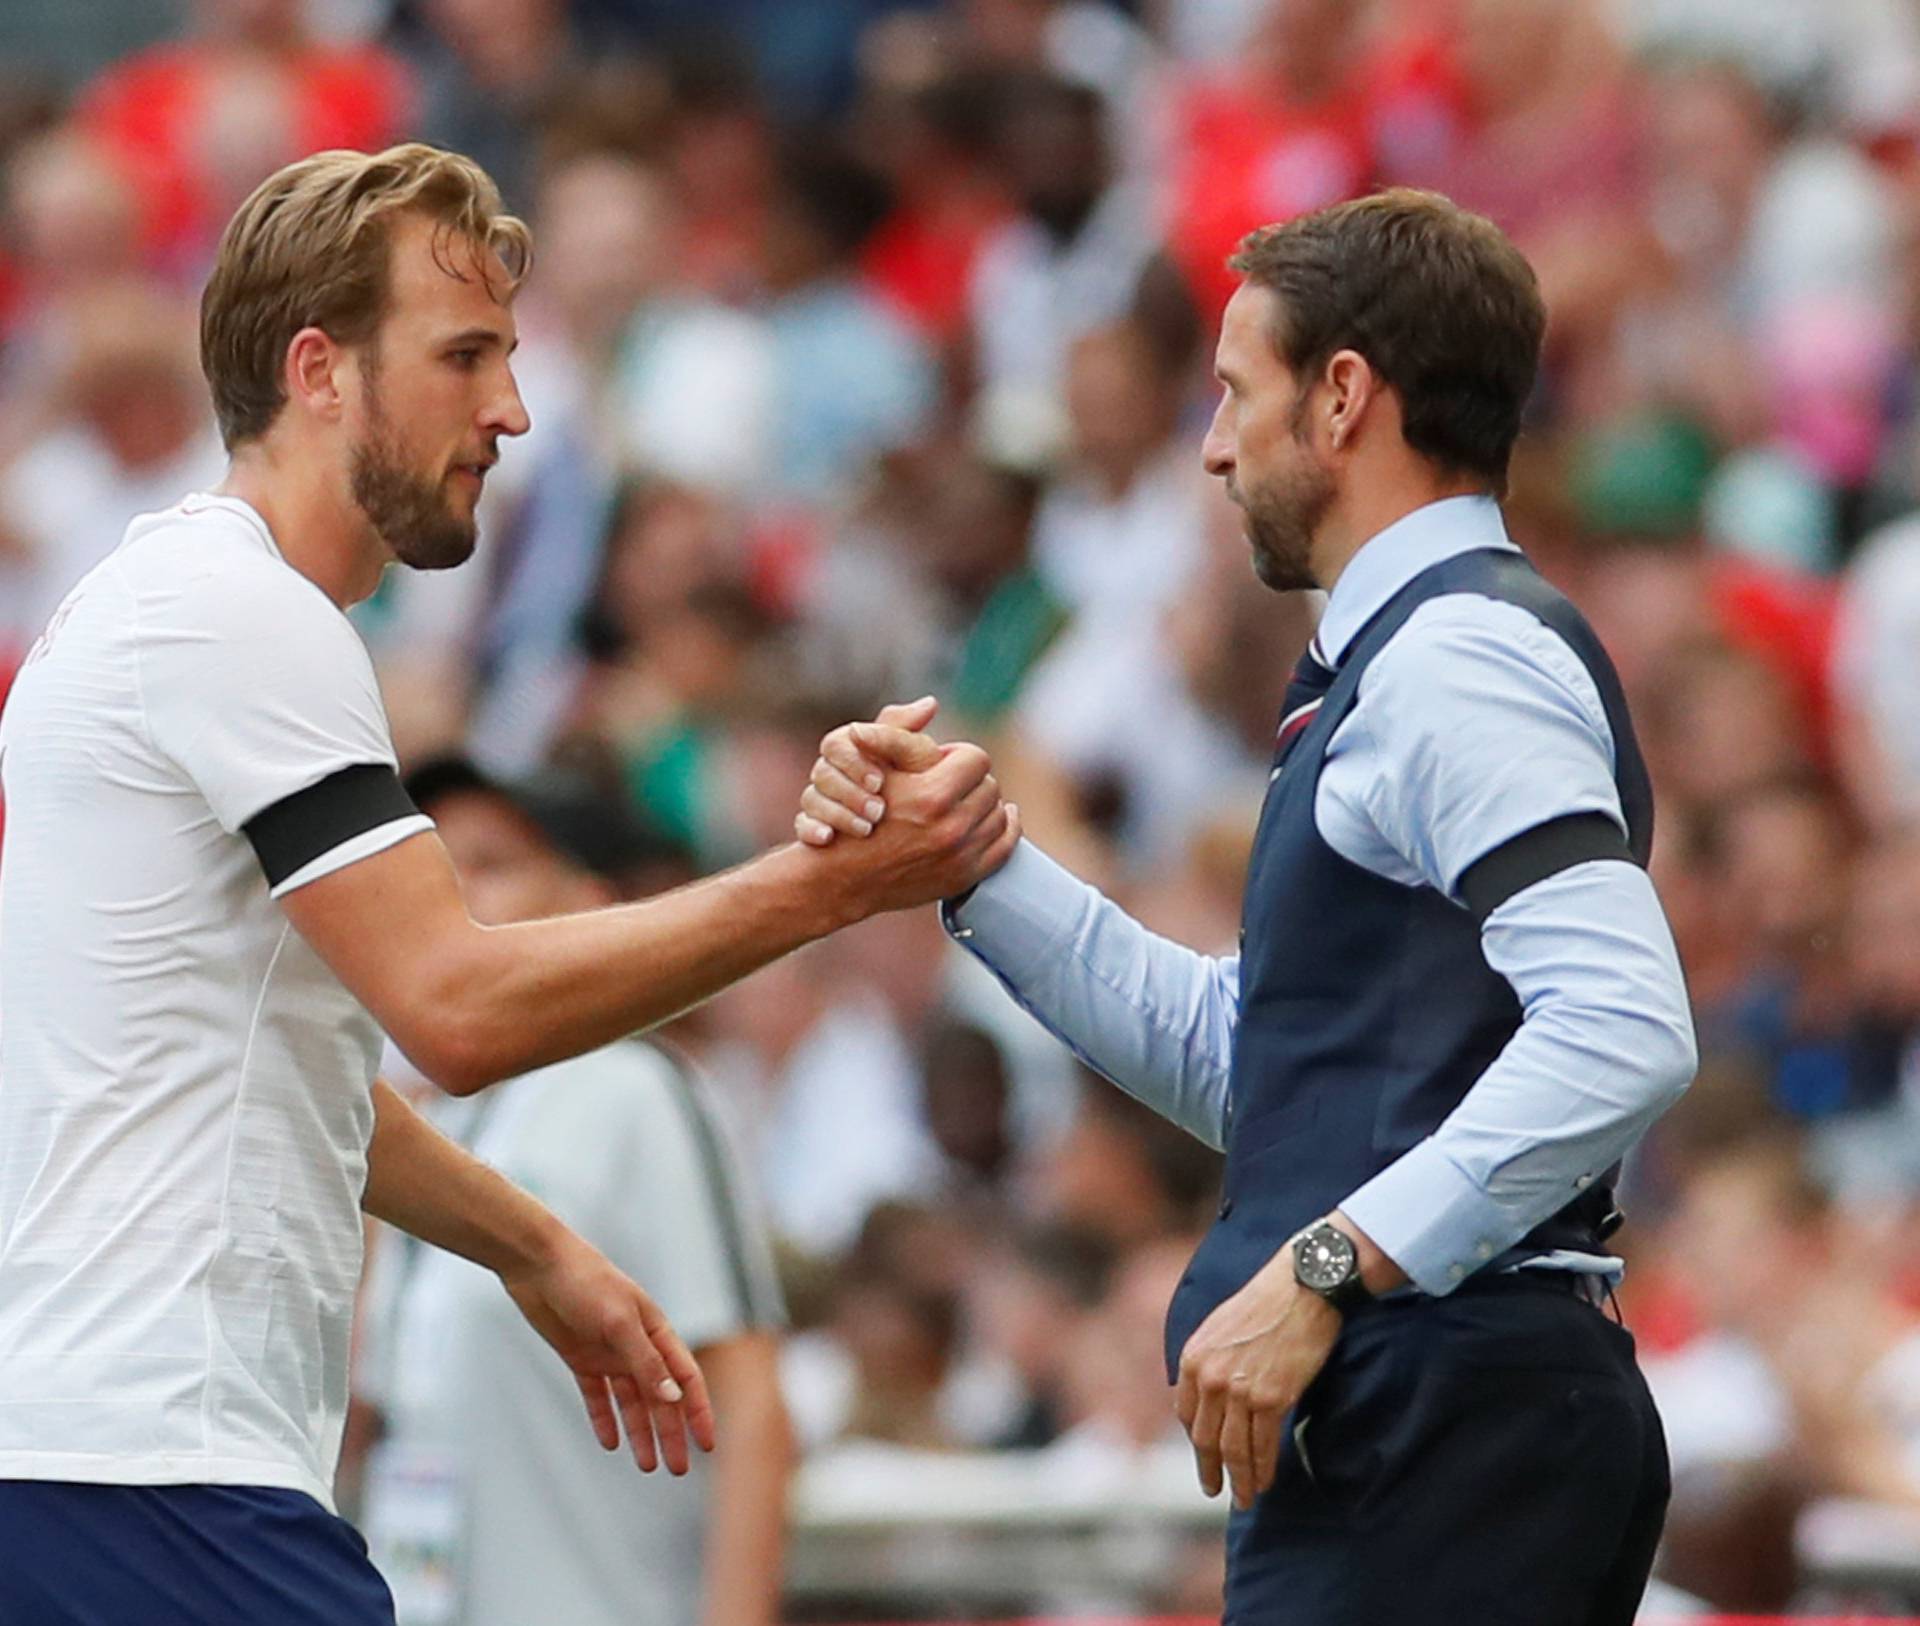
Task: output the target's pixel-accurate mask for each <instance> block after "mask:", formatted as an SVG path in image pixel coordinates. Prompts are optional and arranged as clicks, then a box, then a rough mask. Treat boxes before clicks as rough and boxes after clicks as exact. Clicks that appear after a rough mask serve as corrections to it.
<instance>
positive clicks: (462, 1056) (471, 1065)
mask: <svg viewBox="0 0 1920 1626" xmlns="http://www.w3.org/2000/svg"><path fill="white" fill-rule="evenodd" d="M393 1041H394V1043H395V1044H397V1045H399V1047H400V1049H401V1050H402V1051H403V1052H404V1053H405V1054H406V1058H407V1060H408V1061H410V1062H412V1063H413V1065H414V1066H415V1067H417V1068H419V1069H420V1072H421V1074H422V1075H423V1076H424V1077H425V1078H426V1079H427V1080H428V1082H429V1083H431V1084H432V1085H433V1086H434V1088H436V1089H438V1090H439V1091H441V1092H442V1093H443V1094H445V1095H453V1096H467V1095H477V1094H478V1093H479V1092H480V1091H481V1090H484V1089H485V1088H486V1087H487V1086H488V1085H489V1084H497V1083H499V1082H500V1080H501V1079H503V1078H509V1077H511V1076H512V1073H513V1069H512V1068H511V1067H509V1066H505V1065H502V1058H501V1055H500V1048H501V1047H500V1046H498V1045H496V1044H493V1043H491V1042H490V1041H489V1040H488V1038H487V1036H486V1034H485V1032H484V1024H483V1023H482V1022H479V1021H475V1020H470V1019H468V1018H467V1017H466V1016H465V1015H464V1014H463V1013H461V1012H459V1011H458V1010H457V1009H453V1008H450V1007H445V1006H443V1007H441V1008H440V1009H439V1010H437V1011H434V1012H423V1013H421V1015H420V1016H419V1017H418V1018H417V1019H416V1020H414V1021H413V1022H411V1023H409V1024H408V1031H407V1032H405V1033H404V1034H402V1033H395V1034H394V1035H393Z"/></svg>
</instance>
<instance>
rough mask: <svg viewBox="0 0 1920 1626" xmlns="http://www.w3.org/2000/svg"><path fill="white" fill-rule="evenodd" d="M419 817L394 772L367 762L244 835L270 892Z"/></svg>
mask: <svg viewBox="0 0 1920 1626" xmlns="http://www.w3.org/2000/svg"><path fill="white" fill-rule="evenodd" d="M419 811H420V809H419V808H417V807H415V806H414V805H413V798H412V797H411V796H409V795H408V794H407V793H406V791H405V790H404V789H402V788H401V785H400V776H399V775H398V774H397V773H395V772H394V771H393V769H391V768H389V767H388V766H387V765H386V764H385V763H384V762H362V763H356V764H355V765H354V766H353V767H351V768H341V769H340V770H339V771H338V772H335V773H330V774H328V775H327V777H326V778H325V779H322V780H320V781H318V782H317V783H315V784H312V785H309V786H307V788H306V789H305V790H297V791H295V792H294V793H293V794H292V795H291V796H286V797H282V798H281V800H279V801H277V802H275V803H274V804H273V805H272V806H271V807H268V808H263V809H262V810H261V811H260V812H258V813H256V814H254V816H253V817H252V818H250V819H249V820H247V822H246V824H245V825H244V826H243V829H244V830H245V833H246V837H247V840H249V841H250V842H252V843H253V850H254V854H255V855H256V856H257V857H258V858H259V860H260V867H261V868H262V869H263V870H265V871H266V874H267V885H268V887H270V888H271V887H276V886H278V885H279V884H280V883H281V882H282V881H284V880H286V879H287V878H288V877H289V876H292V875H297V874H298V873H299V872H300V871H301V870H303V869H305V868H306V867H307V865H309V864H311V863H312V862H313V861H314V860H315V859H316V858H319V857H321V856H323V855H324V854H326V853H330V852H332V851H333V849H334V848H335V847H338V846H340V845H341V844H342V843H343V842H347V841H351V840H353V838H354V837H355V836H361V835H365V834H366V833H367V832H368V831H369V830H377V829H379V828H380V826H381V825H383V824H392V823H393V822H394V821H395V820H396V819H407V818H413V817H415V816H416V815H418V813H419Z"/></svg>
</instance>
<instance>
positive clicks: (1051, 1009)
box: [947, 842, 1239, 1148]
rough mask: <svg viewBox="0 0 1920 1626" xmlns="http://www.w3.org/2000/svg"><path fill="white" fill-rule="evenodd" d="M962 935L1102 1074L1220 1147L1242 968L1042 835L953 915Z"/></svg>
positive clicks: (1025, 845)
mask: <svg viewBox="0 0 1920 1626" xmlns="http://www.w3.org/2000/svg"><path fill="white" fill-rule="evenodd" d="M947 919H948V925H949V928H950V929H951V930H952V931H953V933H954V936H955V937H956V938H957V939H958V940H959V941H960V942H961V943H962V945H963V946H964V947H966V948H967V950H968V951H969V952H971V953H972V954H973V955H974V956H975V957H976V958H977V959H979V960H980V961H981V962H982V963H983V964H984V965H985V966H986V967H987V968H988V969H989V970H990V971H992V972H993V974H994V975H995V976H996V977H998V978H999V979H1000V982H1001V984H1002V985H1003V986H1004V987H1005V988H1006V989H1007V991H1008V992H1009V993H1010V994H1012V996H1013V997H1014V999H1015V1000H1016V1001H1017V1002H1018V1003H1019V1004H1020V1005H1021V1006H1022V1007H1023V1008H1024V1009H1026V1010H1027V1011H1029V1012H1030V1013H1032V1015H1033V1016H1034V1017H1035V1018H1036V1019H1037V1020H1038V1021H1039V1022H1040V1023H1041V1024H1042V1025H1043V1026H1044V1027H1046V1028H1047V1029H1048V1031H1049V1032H1051V1033H1052V1034H1053V1035H1054V1036H1055V1037H1056V1038H1058V1039H1059V1040H1060V1041H1061V1042H1062V1043H1063V1044H1065V1045H1066V1046H1067V1047H1068V1048H1069V1049H1070V1050H1072V1051H1073V1052H1074V1053H1075V1054H1076V1055H1077V1056H1079V1057H1080V1058H1081V1060H1083V1061H1084V1062H1086V1063H1087V1065H1088V1066H1090V1067H1092V1068H1094V1069H1095V1071H1097V1072H1099V1073H1102V1074H1104V1075H1105V1076H1106V1077H1107V1078H1110V1079H1112V1080H1113V1082H1114V1083H1116V1084H1118V1085H1119V1086H1120V1087H1121V1088H1122V1089H1123V1090H1125V1091H1126V1092H1127V1093H1128V1094H1129V1095H1132V1096H1135V1097H1137V1098H1138V1099H1139V1100H1140V1101H1142V1102H1144V1103H1145V1104H1146V1105H1148V1106H1150V1107H1152V1108H1153V1109H1154V1111H1156V1112H1158V1113H1160V1114H1161V1116H1163V1117H1165V1118H1169V1119H1171V1120H1172V1121H1173V1122H1174V1123H1177V1124H1179V1125H1180V1126H1181V1127H1182V1128H1183V1129H1185V1130H1187V1131H1188V1132H1189V1133H1190V1134H1192V1135H1195V1136H1197V1137H1198V1138H1199V1139H1200V1140H1203V1141H1205V1142H1206V1143H1207V1144H1208V1145H1209V1146H1213V1147H1215V1148H1218V1147H1220V1146H1222V1145H1223V1144H1224V1142H1225V1138H1226V1126H1225V1114H1226V1102H1227V1078H1228V1074H1229V1071H1230V1069H1231V1066H1232V1058H1233V1033H1234V1027H1235V1025H1236V1023H1237V1022H1238V1019H1239V964H1238V961H1236V960H1217V959H1214V958H1212V957H1210V956H1208V955H1204V954H1200V953H1197V952H1195V951H1194V950H1192V949H1189V948H1186V947H1183V946H1182V945H1180V944H1178V943H1175V942H1172V941H1170V940H1169V939H1167V938H1164V937H1160V936H1157V935H1156V934H1154V933H1153V932H1150V931H1148V930H1147V929H1146V928H1145V927H1144V926H1142V925H1141V924H1140V923H1139V922H1138V921H1137V920H1134V919H1133V918H1132V917H1131V916H1130V915H1128V914H1127V913H1126V911H1125V910H1123V909H1121V908H1120V907H1118V905H1116V904H1114V903H1112V902H1111V901H1109V900H1108V899H1107V898H1105V897H1103V896H1102V895H1101V894H1100V893H1099V892H1098V891H1096V890H1095V889H1094V888H1093V887H1090V886H1088V885H1086V884H1085V883H1084V882H1082V881H1080V880H1077V879H1076V878H1075V877H1073V876H1072V875H1070V874H1068V873H1067V871H1065V870H1064V869H1062V868H1061V867H1060V866H1059V865H1058V864H1056V863H1054V862H1053V861H1052V860H1051V859H1050V858H1048V857H1047V856H1046V854H1044V853H1043V852H1041V851H1040V850H1039V849H1038V848H1037V847H1035V846H1034V845H1033V844H1032V843H1031V842H1023V843H1022V844H1021V846H1020V847H1019V848H1018V849H1017V850H1016V851H1015V853H1014V855H1013V857H1012V858H1011V859H1010V860H1009V861H1008V863H1007V866H1006V868H1005V869H1003V870H1002V871H1001V872H1000V873H999V874H998V875H995V876H993V877H992V878H991V879H989V880H988V881H986V882H984V883H983V884H982V885H981V886H980V888H979V889H978V890H977V891H976V892H975V893H974V894H973V896H972V897H970V898H969V899H968V900H967V901H966V903H965V904H964V905H963V906H961V907H960V908H959V909H957V910H949V911H948V914H947Z"/></svg>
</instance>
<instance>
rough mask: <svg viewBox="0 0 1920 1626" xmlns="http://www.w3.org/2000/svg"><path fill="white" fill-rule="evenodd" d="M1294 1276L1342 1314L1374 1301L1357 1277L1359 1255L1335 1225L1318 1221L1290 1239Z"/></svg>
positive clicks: (1345, 1234)
mask: <svg viewBox="0 0 1920 1626" xmlns="http://www.w3.org/2000/svg"><path fill="white" fill-rule="evenodd" d="M1293 1279H1294V1280H1295V1281H1296V1282H1298V1283H1299V1284H1300V1285H1301V1286H1302V1287H1304V1288H1307V1289H1308V1290H1309V1291H1311V1292H1315V1293H1318V1294H1319V1295H1320V1296H1321V1297H1322V1298H1323V1299H1325V1300H1326V1301H1327V1302H1328V1303H1329V1304H1331V1305H1332V1306H1333V1307H1334V1308H1335V1309H1336V1310H1338V1311H1340V1312H1341V1313H1342V1314H1343V1315H1344V1314H1345V1313H1346V1312H1347V1311H1349V1310H1352V1309H1355V1308H1357V1307H1358V1306H1359V1305H1362V1304H1370V1303H1372V1302H1373V1294H1372V1293H1370V1292H1368V1291H1367V1284H1366V1283H1365V1282H1363V1281H1361V1280H1360V1254H1359V1250H1358V1249H1356V1248H1355V1247H1354V1245H1353V1238H1352V1237H1350V1236H1348V1235H1347V1233H1346V1232H1345V1231H1343V1230H1341V1229H1340V1227H1339V1226H1337V1225H1332V1224H1329V1223H1328V1222H1327V1221H1326V1220H1317V1221H1315V1222H1314V1223H1313V1224H1312V1225H1309V1226H1308V1227H1307V1228H1306V1229H1305V1230H1304V1231H1302V1232H1301V1233H1300V1234H1299V1235H1298V1236H1296V1237H1295V1238H1294V1239H1293Z"/></svg>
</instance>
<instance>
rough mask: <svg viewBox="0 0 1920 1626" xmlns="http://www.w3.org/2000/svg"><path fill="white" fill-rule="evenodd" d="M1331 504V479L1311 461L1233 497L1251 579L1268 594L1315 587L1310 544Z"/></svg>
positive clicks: (1303, 442)
mask: <svg viewBox="0 0 1920 1626" xmlns="http://www.w3.org/2000/svg"><path fill="white" fill-rule="evenodd" d="M1296 428H1297V426H1296ZM1295 439H1296V443H1297V444H1298V445H1299V446H1300V447H1301V449H1302V451H1303V452H1304V451H1305V450H1306V439H1305V436H1304V435H1303V434H1299V433H1296V436H1295ZM1333 499H1334V481H1333V475H1332V474H1331V473H1330V472H1329V471H1328V470H1327V469H1325V468H1324V467H1322V466H1321V464H1320V463H1319V462H1318V461H1317V460H1316V459H1314V458H1313V457H1312V456H1311V455H1308V456H1303V457H1302V458H1301V459H1300V460H1299V461H1297V462H1296V463H1295V464H1294V465H1293V466H1292V467H1291V468H1289V469H1288V470H1287V471H1286V472H1285V473H1284V474H1283V475H1281V476H1280V477H1279V479H1278V480H1276V481H1275V482H1273V483H1271V484H1269V485H1267V486H1264V487H1262V488H1261V489H1259V490H1255V491H1240V492H1237V493H1235V500H1236V501H1237V502H1238V503H1239V504H1240V511H1241V513H1242V515H1243V516H1244V517H1245V522H1246V531H1247V544H1248V546H1249V547H1250V548H1251V549H1252V551H1253V573H1254V574H1255V575H1256V576H1258V577H1259V578H1260V580H1261V582H1262V583H1264V584H1265V585H1266V586H1268V587H1270V588H1272V589H1273V590H1274V592H1276V593H1296V592H1299V591H1300V590H1302V589H1303V588H1308V587H1318V586H1319V585H1320V582H1319V580H1318V579H1317V578H1316V577H1315V575H1314V573H1313V538H1314V535H1315V533H1316V532H1318V531H1319V529H1320V526H1321V523H1322V521H1324V520H1325V519H1326V517H1327V510H1328V509H1330V508H1331V507H1332V506H1333Z"/></svg>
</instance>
